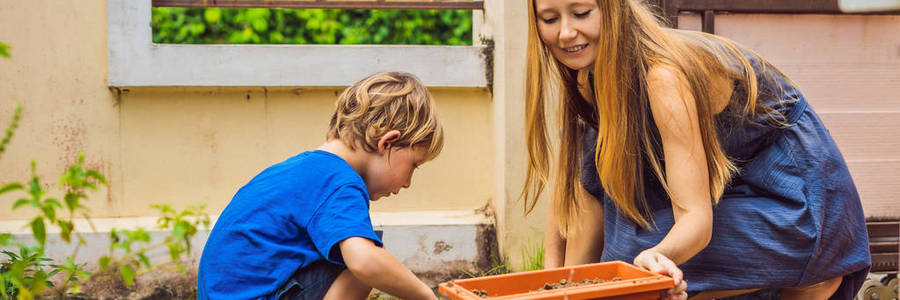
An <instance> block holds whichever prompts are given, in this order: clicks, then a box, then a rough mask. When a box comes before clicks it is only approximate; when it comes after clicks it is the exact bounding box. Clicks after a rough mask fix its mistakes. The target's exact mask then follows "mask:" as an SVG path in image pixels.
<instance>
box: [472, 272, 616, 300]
mask: <svg viewBox="0 0 900 300" xmlns="http://www.w3.org/2000/svg"><path fill="white" fill-rule="evenodd" d="M620 280H622V279H621V278H619V277H614V278H613V279H611V280H603V279H600V278H594V279H585V280H582V281H568V280H565V279H561V280H559V282H553V283H551V282H548V283H545V284H544V286H543V287H541V288H539V289H537V290H535V291H544V290H553V289H562V288H567V287H575V286H582V285H591V284H598V283H604V282H611V281H620ZM470 291H471V292H472V293H473V294H475V295H477V296H478V297H481V298H485V297H488V293H487V291H485V290H479V289H472V290H470Z"/></svg>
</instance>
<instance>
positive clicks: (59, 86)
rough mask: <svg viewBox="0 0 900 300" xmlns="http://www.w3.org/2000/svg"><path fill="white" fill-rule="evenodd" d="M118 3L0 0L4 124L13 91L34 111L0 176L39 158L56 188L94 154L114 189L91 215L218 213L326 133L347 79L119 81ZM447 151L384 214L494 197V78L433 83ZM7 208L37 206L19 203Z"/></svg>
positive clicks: (21, 177)
mask: <svg viewBox="0 0 900 300" xmlns="http://www.w3.org/2000/svg"><path fill="white" fill-rule="evenodd" d="M105 19H106V1H103V0H93V1H49V0H48V1H11V3H10V2H4V3H3V5H2V6H0V41H3V42H4V43H7V44H9V45H11V46H12V51H11V54H12V56H13V57H12V59H11V60H0V103H2V105H0V122H2V124H4V125H5V124H6V122H7V120H9V116H10V115H11V111H12V103H13V101H14V99H18V100H21V101H22V102H23V103H24V104H25V114H24V117H23V119H22V120H21V123H20V128H19V130H18V131H17V132H16V136H15V137H14V139H13V141H12V144H10V146H9V148H8V149H7V152H6V153H5V154H4V155H3V157H2V158H0V170H3V171H2V172H0V183H3V182H9V181H13V180H16V181H25V180H27V170H28V162H29V160H30V159H36V160H37V161H38V168H39V170H38V172H39V173H40V174H42V175H43V180H44V183H45V185H46V186H47V187H48V188H51V189H52V190H53V191H58V189H57V188H56V187H55V184H56V180H57V178H58V176H59V174H61V172H62V170H63V168H64V166H65V165H67V164H68V163H71V162H72V161H74V158H75V156H76V155H77V153H79V152H84V153H85V154H86V157H87V161H88V166H90V167H92V168H96V169H98V170H100V171H101V172H102V173H103V174H104V175H106V176H107V178H108V179H109V181H110V188H108V189H106V188H104V189H102V190H101V191H99V192H97V193H94V194H93V195H92V197H91V200H90V201H89V202H88V203H89V206H90V207H91V209H92V211H93V213H92V216H93V217H115V216H145V215H148V214H150V213H153V211H151V210H149V205H150V204H153V203H170V204H176V205H178V206H183V205H187V204H201V203H206V204H207V205H208V207H209V209H208V211H209V213H211V214H218V213H219V212H220V211H221V210H222V209H223V208H224V207H225V205H226V204H227V203H228V201H229V200H230V198H231V196H232V195H233V194H234V192H235V191H236V190H237V189H238V188H239V187H240V186H241V185H242V184H244V183H246V182H247V181H248V180H249V179H250V178H252V176H254V175H255V174H257V173H258V172H259V171H261V170H262V169H263V168H265V167H267V166H269V165H271V164H273V163H277V162H279V161H281V160H284V159H286V158H288V157H290V156H292V155H294V154H297V153H299V152H301V151H304V150H307V149H311V148H315V147H316V146H318V145H320V144H321V143H322V142H323V141H324V135H325V130H326V128H327V123H328V121H329V118H330V115H331V110H332V107H333V101H334V100H335V99H336V94H337V93H338V92H339V91H340V89H338V88H308V87H297V88H263V87H247V88H199V87H195V88H172V87H156V88H132V89H128V90H127V92H126V91H125V90H122V93H121V94H119V93H118V92H117V91H115V90H114V91H110V90H109V89H108V87H107V85H106V82H107V77H106V76H107V68H106V67H107V60H106V59H107V44H106V42H107V39H106V35H107V28H106V22H105ZM431 91H432V94H433V95H434V97H435V99H436V101H437V106H438V110H439V114H440V117H441V120H442V121H443V123H444V126H445V131H446V143H445V147H444V151H443V152H442V154H441V156H439V157H438V158H437V159H436V160H435V161H433V162H430V163H428V164H425V165H424V166H423V167H422V168H420V169H419V171H417V172H416V176H415V177H414V178H413V183H414V184H413V185H412V187H411V188H410V189H408V190H406V191H404V192H402V193H401V194H400V195H397V196H394V197H392V198H386V199H382V201H379V202H377V203H376V204H374V205H373V209H374V210H376V211H412V210H467V209H474V208H477V207H480V206H482V205H484V203H486V202H487V200H488V198H490V197H491V196H492V195H493V188H494V187H493V185H492V178H493V174H494V172H493V169H492V167H491V166H492V165H493V157H492V156H491V155H490V153H492V152H493V150H492V149H493V144H492V140H493V139H492V131H491V130H490V128H491V114H490V112H491V99H490V95H489V93H488V92H487V90H486V89H475V88H465V89H458V88H432V89H431ZM14 197H17V195H9V194H8V195H5V196H3V197H2V199H0V207H3V208H4V209H2V210H0V219H7V220H9V219H19V218H28V217H30V216H32V214H30V213H22V212H21V210H20V211H17V212H12V211H10V210H8V209H7V208H8V207H11V205H12V203H13V202H14V200H15V199H16V198H14Z"/></svg>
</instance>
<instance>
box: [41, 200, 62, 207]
mask: <svg viewBox="0 0 900 300" xmlns="http://www.w3.org/2000/svg"><path fill="white" fill-rule="evenodd" d="M44 203H46V204H48V205H52V206H56V207H57V208H62V204H59V200H56V198H47V200H44Z"/></svg>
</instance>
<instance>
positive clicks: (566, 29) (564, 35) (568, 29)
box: [559, 17, 578, 46]
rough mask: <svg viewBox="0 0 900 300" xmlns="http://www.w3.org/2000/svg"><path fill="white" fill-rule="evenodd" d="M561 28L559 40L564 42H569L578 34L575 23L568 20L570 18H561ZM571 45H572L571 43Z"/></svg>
mask: <svg viewBox="0 0 900 300" xmlns="http://www.w3.org/2000/svg"><path fill="white" fill-rule="evenodd" d="M560 19H562V20H560V23H561V24H560V25H561V26H560V28H559V40H560V41H562V42H568V41H572V40H574V39H575V37H577V36H578V30H576V29H575V26H573V25H574V24H572V22H570V21H569V20H568V18H562V17H561V18H560ZM569 46H571V45H569Z"/></svg>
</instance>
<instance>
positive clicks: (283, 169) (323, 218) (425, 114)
mask: <svg viewBox="0 0 900 300" xmlns="http://www.w3.org/2000/svg"><path fill="white" fill-rule="evenodd" d="M443 141H444V137H443V129H442V127H441V124H440V123H439V122H438V120H437V116H436V113H435V110H434V106H433V103H432V99H431V95H430V94H429V93H428V91H427V90H426V89H425V87H424V86H422V83H421V82H419V80H418V79H417V78H416V77H415V76H413V75H412V74H408V73H399V72H387V73H378V74H374V75H371V76H369V77H366V78H364V79H363V80H361V81H359V82H357V83H355V84H353V86H351V87H349V88H347V89H346V90H344V92H343V94H341V96H340V97H339V98H338V100H337V109H336V110H335V112H334V114H333V115H332V117H331V124H330V126H329V129H328V135H327V141H326V142H325V144H323V145H322V146H320V147H319V148H318V149H316V150H315V151H307V152H303V153H300V154H298V155H297V156H294V157H291V158H289V159H287V160H285V161H283V162H281V163H278V164H276V165H274V166H271V167H269V168H268V169H266V170H264V171H263V172H262V173H260V174H259V175H257V176H256V177H255V178H253V179H252V180H251V181H250V182H249V183H247V185H245V186H244V187H242V188H241V189H240V190H238V192H237V194H235V196H234V198H233V199H232V200H231V202H230V203H229V204H228V206H227V207H226V208H225V210H224V211H223V212H222V214H221V215H220V216H219V219H218V221H217V222H216V225H215V227H214V228H213V230H212V232H210V235H209V240H208V241H207V242H206V247H205V249H204V250H203V256H202V257H201V259H200V270H199V276H198V280H197V292H198V299H323V298H324V299H365V298H366V296H367V295H368V294H369V292H370V291H371V289H372V288H377V289H379V290H381V291H384V292H386V293H389V294H391V295H394V296H397V297H400V298H403V299H437V298H436V297H435V295H434V293H433V292H432V291H431V289H430V288H429V287H428V286H427V285H426V284H425V283H423V282H422V281H420V280H419V279H418V278H416V276H415V275H413V273H412V272H410V271H409V269H407V268H406V267H404V266H403V265H402V264H401V263H400V262H399V261H398V260H397V259H396V258H394V257H393V256H391V254H389V253H388V252H387V251H385V250H384V249H383V248H381V247H382V242H381V239H380V238H379V237H378V236H376V234H375V231H374V230H373V229H372V223H371V220H370V219H369V200H371V201H375V200H378V199H379V198H381V197H385V196H389V195H391V194H396V193H398V192H399V191H400V189H401V188H407V187H409V185H410V180H411V179H412V175H413V171H415V169H416V168H417V167H419V166H420V165H422V164H423V163H425V162H427V161H430V160H432V159H434V158H435V157H436V156H437V155H438V154H439V153H440V152H441V148H442V147H443Z"/></svg>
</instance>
